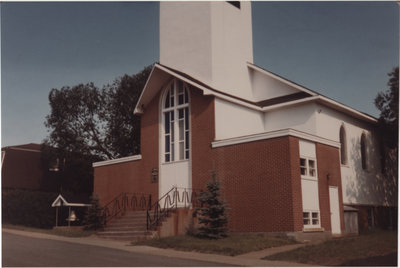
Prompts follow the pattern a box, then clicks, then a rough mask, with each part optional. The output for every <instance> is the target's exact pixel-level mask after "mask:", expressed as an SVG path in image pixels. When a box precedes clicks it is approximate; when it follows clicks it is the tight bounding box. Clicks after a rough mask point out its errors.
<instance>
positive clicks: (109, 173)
mask: <svg viewBox="0 0 400 268" xmlns="http://www.w3.org/2000/svg"><path fill="white" fill-rule="evenodd" d="M158 100H159V95H157V97H155V98H154V99H153V100H152V102H151V103H150V104H149V106H148V107H147V108H146V113H144V114H143V115H142V117H141V134H140V135H141V155H142V159H141V160H138V161H131V162H126V163H120V164H114V165H108V166H101V167H96V168H95V169H94V186H93V187H94V190H93V193H94V194H95V195H97V196H98V197H99V199H100V203H101V205H105V204H107V203H108V202H109V201H111V200H112V199H113V198H115V197H116V196H117V195H119V194H120V193H122V192H129V193H144V194H146V195H148V194H151V195H152V199H153V200H154V201H155V200H157V199H158V183H154V182H151V170H152V168H158V161H159V160H158V131H159V130H158V122H159V111H158Z"/></svg>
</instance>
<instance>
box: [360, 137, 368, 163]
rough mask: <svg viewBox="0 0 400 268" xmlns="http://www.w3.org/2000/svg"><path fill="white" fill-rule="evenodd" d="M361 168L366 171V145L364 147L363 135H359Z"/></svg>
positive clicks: (364, 138)
mask: <svg viewBox="0 0 400 268" xmlns="http://www.w3.org/2000/svg"><path fill="white" fill-rule="evenodd" d="M360 146H361V166H362V168H363V169H367V147H366V146H367V145H366V137H365V133H363V134H361V141H360Z"/></svg>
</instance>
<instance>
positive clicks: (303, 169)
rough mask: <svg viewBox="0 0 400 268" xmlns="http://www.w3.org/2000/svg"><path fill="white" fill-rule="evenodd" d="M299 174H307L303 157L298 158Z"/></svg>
mask: <svg viewBox="0 0 400 268" xmlns="http://www.w3.org/2000/svg"><path fill="white" fill-rule="evenodd" d="M300 174H301V175H307V162H306V159H304V158H300Z"/></svg>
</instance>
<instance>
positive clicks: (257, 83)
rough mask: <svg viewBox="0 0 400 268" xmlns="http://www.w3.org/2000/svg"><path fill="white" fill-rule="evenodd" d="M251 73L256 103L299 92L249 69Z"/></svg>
mask: <svg viewBox="0 0 400 268" xmlns="http://www.w3.org/2000/svg"><path fill="white" fill-rule="evenodd" d="M249 72H250V78H251V84H252V91H253V92H252V94H253V98H254V100H255V101H262V100H266V99H271V98H276V97H281V96H284V95H289V94H293V93H298V92H299V90H297V89H295V88H293V87H291V86H289V85H287V84H284V83H282V82H281V81H278V80H277V79H274V78H272V77H270V76H267V75H265V74H263V73H261V72H259V71H256V70H254V69H249Z"/></svg>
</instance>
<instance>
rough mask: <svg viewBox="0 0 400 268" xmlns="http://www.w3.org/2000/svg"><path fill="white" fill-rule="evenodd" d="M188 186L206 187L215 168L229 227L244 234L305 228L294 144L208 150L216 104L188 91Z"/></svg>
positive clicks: (268, 142) (254, 144)
mask: <svg viewBox="0 0 400 268" xmlns="http://www.w3.org/2000/svg"><path fill="white" fill-rule="evenodd" d="M191 110H192V115H191V122H192V182H193V188H195V189H204V187H205V185H206V183H207V182H208V181H209V180H210V179H211V174H210V171H211V170H216V171H217V175H218V179H219V180H221V181H222V189H223V198H224V199H225V200H226V201H227V205H228V207H229V208H230V210H229V212H228V213H229V228H230V229H231V230H234V231H242V232H244V231H246V232H285V231H301V230H302V228H303V223H302V222H303V219H302V202H301V201H302V199H301V181H300V170H299V168H298V162H299V145H298V140H297V139H296V138H293V137H284V138H277V139H271V140H263V141H257V142H252V143H246V144H239V145H234V146H226V147H220V148H215V149H212V148H211V142H212V141H214V137H215V119H214V102H213V98H212V97H207V96H202V95H201V92H199V91H197V90H192V94H191Z"/></svg>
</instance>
